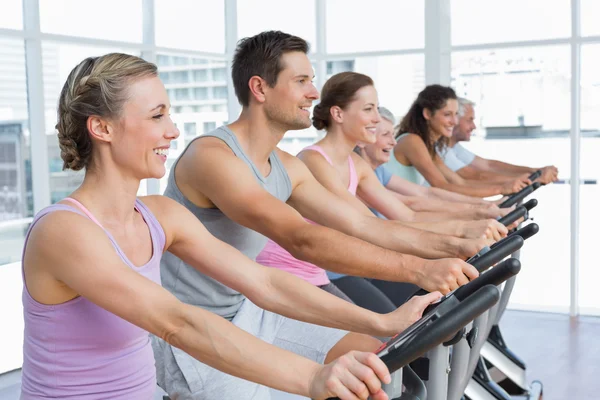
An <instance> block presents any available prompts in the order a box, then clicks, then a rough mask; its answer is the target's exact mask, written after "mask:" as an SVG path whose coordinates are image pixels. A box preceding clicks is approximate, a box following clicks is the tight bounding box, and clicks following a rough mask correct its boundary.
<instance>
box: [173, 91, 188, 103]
mask: <svg viewBox="0 0 600 400" xmlns="http://www.w3.org/2000/svg"><path fill="white" fill-rule="evenodd" d="M175 100H177V101H180V100H190V91H189V90H188V89H175Z"/></svg>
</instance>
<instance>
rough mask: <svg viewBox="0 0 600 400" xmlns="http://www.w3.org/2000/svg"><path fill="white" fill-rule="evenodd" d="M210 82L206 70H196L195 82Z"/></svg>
mask: <svg viewBox="0 0 600 400" xmlns="http://www.w3.org/2000/svg"><path fill="white" fill-rule="evenodd" d="M207 80H208V71H207V70H205V69H197V70H194V81H196V82H206V81H207Z"/></svg>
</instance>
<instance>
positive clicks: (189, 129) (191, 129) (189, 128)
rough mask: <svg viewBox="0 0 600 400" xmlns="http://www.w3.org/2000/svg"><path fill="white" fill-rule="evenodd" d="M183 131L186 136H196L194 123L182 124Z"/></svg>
mask: <svg viewBox="0 0 600 400" xmlns="http://www.w3.org/2000/svg"><path fill="white" fill-rule="evenodd" d="M183 131H184V134H185V135H186V136H196V123H195V122H186V123H184V124H183Z"/></svg>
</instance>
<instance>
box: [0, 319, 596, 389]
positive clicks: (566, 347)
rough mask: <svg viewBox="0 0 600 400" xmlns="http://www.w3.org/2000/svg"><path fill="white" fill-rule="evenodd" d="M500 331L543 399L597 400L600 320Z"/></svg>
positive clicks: (1, 378) (537, 323) (7, 380)
mask: <svg viewBox="0 0 600 400" xmlns="http://www.w3.org/2000/svg"><path fill="white" fill-rule="evenodd" d="M501 328H502V334H503V336H504V339H505V341H506V343H507V345H508V346H509V347H510V348H511V349H512V350H513V351H514V352H515V353H516V354H517V355H519V356H520V357H521V358H522V359H523V360H524V361H525V362H526V363H527V371H528V372H527V374H528V378H529V380H540V381H542V382H543V384H544V400H594V399H600V378H599V377H600V343H599V340H598V338H600V318H592V317H579V318H570V317H569V316H566V315H559V314H547V313H534V312H525V311H507V312H506V313H505V314H504V316H503V318H502V323H501ZM523 332H525V333H526V334H523ZM20 382H21V374H20V372H19V371H15V372H10V373H7V374H4V375H0V400H17V399H18V398H19V387H20ZM161 398H162V396H161V395H160V391H157V393H156V396H155V400H159V399H161Z"/></svg>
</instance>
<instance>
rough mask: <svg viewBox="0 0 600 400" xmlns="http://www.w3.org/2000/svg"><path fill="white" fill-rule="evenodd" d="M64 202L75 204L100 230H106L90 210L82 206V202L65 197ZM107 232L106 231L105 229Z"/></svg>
mask: <svg viewBox="0 0 600 400" xmlns="http://www.w3.org/2000/svg"><path fill="white" fill-rule="evenodd" d="M63 201H68V202H69V203H73V204H75V205H76V206H77V207H79V209H81V211H83V213H84V214H85V215H86V216H87V217H88V218H89V219H90V220H92V222H93V223H95V224H96V225H98V226H99V227H100V228H102V229H104V227H103V226H102V224H101V223H100V221H98V220H97V219H96V217H94V214H92V213H91V212H90V210H88V209H87V208H86V207H85V206H84V205H83V204H81V202H79V201H77V200H75V199H74V198H72V197H65V198H64V199H63ZM104 230H106V229H104Z"/></svg>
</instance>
